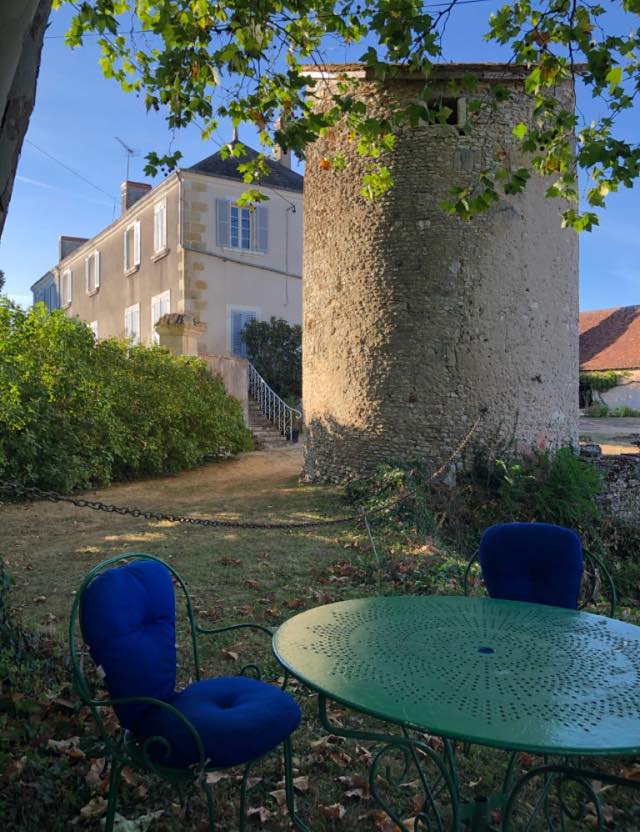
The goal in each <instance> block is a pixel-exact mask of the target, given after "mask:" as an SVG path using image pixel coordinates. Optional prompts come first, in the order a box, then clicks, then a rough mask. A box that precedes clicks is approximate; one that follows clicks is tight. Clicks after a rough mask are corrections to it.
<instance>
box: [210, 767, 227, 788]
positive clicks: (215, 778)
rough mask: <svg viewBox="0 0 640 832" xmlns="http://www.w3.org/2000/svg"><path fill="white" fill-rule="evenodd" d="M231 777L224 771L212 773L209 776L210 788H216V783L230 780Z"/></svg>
mask: <svg viewBox="0 0 640 832" xmlns="http://www.w3.org/2000/svg"><path fill="white" fill-rule="evenodd" d="M228 779H229V775H228V774H227V773H226V772H224V771H210V772H209V773H208V774H207V783H208V784H209V785H210V786H215V784H216V783H219V782H220V781H221V780H228Z"/></svg>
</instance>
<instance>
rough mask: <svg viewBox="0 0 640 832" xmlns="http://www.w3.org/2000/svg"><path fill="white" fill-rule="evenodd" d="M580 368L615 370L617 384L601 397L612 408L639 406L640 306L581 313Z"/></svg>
mask: <svg viewBox="0 0 640 832" xmlns="http://www.w3.org/2000/svg"><path fill="white" fill-rule="evenodd" d="M580 371H581V372H582V373H592V372H595V373H598V372H607V371H614V372H615V373H616V374H617V376H618V384H617V385H616V386H615V387H612V388H611V389H610V390H606V391H603V392H601V393H599V394H598V395H599V398H601V399H602V401H603V402H604V403H605V404H606V405H607V406H608V407H610V408H612V409H613V408H617V407H632V408H634V409H640V306H619V307H615V308H611V309H593V310H591V311H589V312H581V313H580ZM586 403H587V402H583V404H586Z"/></svg>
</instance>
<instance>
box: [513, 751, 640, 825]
mask: <svg viewBox="0 0 640 832" xmlns="http://www.w3.org/2000/svg"><path fill="white" fill-rule="evenodd" d="M536 778H540V779H541V780H542V786H541V788H540V791H539V792H538V794H537V795H536V798H535V800H534V801H533V802H530V801H529V802H527V801H525V800H524V793H525V791H526V789H527V787H528V786H529V785H531V784H532V783H533V782H534V781H535V780H536ZM594 780H595V781H598V782H599V783H602V784H606V785H611V786H623V787H625V788H630V789H635V790H636V791H638V790H640V781H638V780H630V779H627V778H625V777H618V776H616V775H613V774H606V773H605V772H601V771H593V770H590V769H585V768H578V767H573V766H571V765H568V764H566V765H564V764H550V765H543V766H537V767H536V768H532V769H531V770H530V771H528V772H527V773H526V774H524V775H523V776H522V777H520V778H519V780H518V781H517V782H516V784H515V785H514V787H513V789H512V790H511V792H510V794H509V797H508V800H507V802H506V805H505V809H504V816H503V823H502V832H537V830H540V829H546V830H549V832H568V830H569V829H580V830H582V829H585V828H586V825H585V822H584V818H585V817H586V816H587V814H591V815H592V816H593V817H595V821H596V825H595V826H593V825H591V824H592V823H593V820H592V821H591V822H590V824H589V829H591V830H596V832H604V830H605V828H606V826H605V820H604V816H603V812H602V805H601V802H600V798H599V797H598V793H597V792H596V790H595V789H594V787H593V785H592V781H594ZM571 785H573V786H575V787H577V790H578V794H579V795H580V796H581V798H582V799H580V800H579V801H578V802H577V803H576V805H575V806H574V805H571V802H570V801H571V800H573V801H575V796H574V797H573V798H571V796H570V795H569V793H568V787H570V786H571ZM552 798H553V801H552ZM589 808H590V809H591V812H588V811H587V809H589ZM576 824H577V825H576Z"/></svg>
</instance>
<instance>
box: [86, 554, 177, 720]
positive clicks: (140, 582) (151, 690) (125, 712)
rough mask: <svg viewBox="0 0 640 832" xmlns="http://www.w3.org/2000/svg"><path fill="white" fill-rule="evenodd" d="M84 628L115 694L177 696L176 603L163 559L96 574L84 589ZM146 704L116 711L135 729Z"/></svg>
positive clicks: (95, 656) (94, 654) (166, 697)
mask: <svg viewBox="0 0 640 832" xmlns="http://www.w3.org/2000/svg"><path fill="white" fill-rule="evenodd" d="M80 627H81V630H82V636H83V638H84V640H85V643H86V644H87V645H88V646H89V650H90V652H91V657H92V659H93V660H94V662H95V663H96V664H97V665H100V666H101V667H102V669H103V671H104V673H105V684H106V687H107V689H108V691H109V693H110V695H111V697H112V698H114V699H117V698H122V697H130V696H150V697H153V698H154V699H163V700H168V699H170V698H171V697H172V696H174V695H175V689H176V603H175V593H174V590H173V581H172V579H171V573H170V572H169V570H168V569H167V568H166V566H164V565H163V564H162V563H158V562H157V561H151V560H139V561H134V562H132V563H127V564H126V565H125V566H119V567H117V568H112V569H107V570H105V571H104V572H101V573H100V574H99V575H97V576H96V577H95V578H94V579H93V581H91V583H90V584H89V586H88V587H87V588H86V589H85V591H84V593H83V597H82V603H81V606H80ZM148 708H149V705H146V704H134V705H119V706H117V707H116V709H115V710H116V713H117V715H118V718H119V719H120V722H121V723H122V725H124V727H125V728H129V729H133V728H135V726H136V724H137V722H138V720H139V719H140V717H141V715H142V714H143V713H144V712H145V711H146V710H147V709H148Z"/></svg>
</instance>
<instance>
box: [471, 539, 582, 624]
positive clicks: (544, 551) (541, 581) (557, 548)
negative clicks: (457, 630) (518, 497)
mask: <svg viewBox="0 0 640 832" xmlns="http://www.w3.org/2000/svg"><path fill="white" fill-rule="evenodd" d="M478 559H479V561H480V566H481V567H482V575H483V578H484V582H485V585H486V587H487V591H488V592H489V595H490V596H491V597H492V598H503V599H505V600H510V601H529V602H531V603H534V604H549V605H551V606H556V607H568V608H569V609H576V608H577V606H578V595H579V593H580V583H581V581H582V573H583V569H584V560H583V556H582V546H581V545H580V538H579V537H578V535H577V534H576V533H575V532H574V531H572V530H571V529H565V528H563V527H562V526H553V525H551V524H549V523H498V524H497V525H495V526H490V527H489V528H488V529H487V530H486V531H485V532H484V534H483V535H482V540H481V541H480V549H479V551H478Z"/></svg>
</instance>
